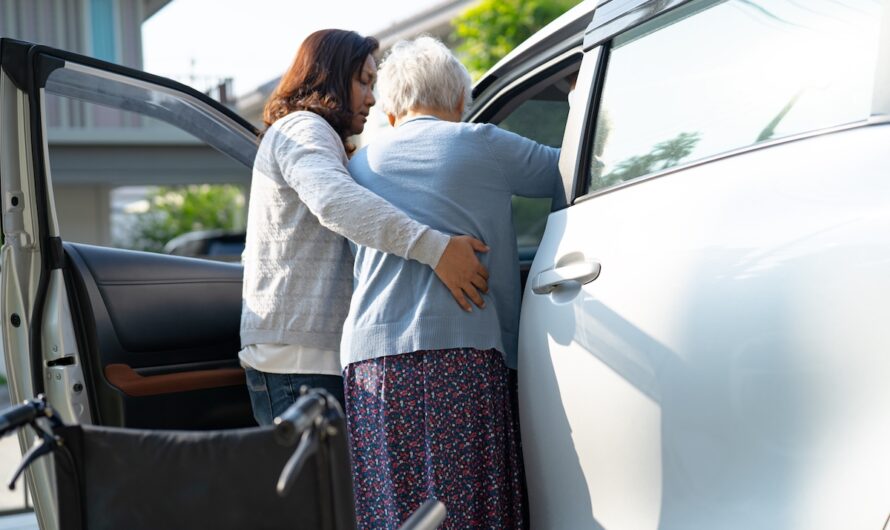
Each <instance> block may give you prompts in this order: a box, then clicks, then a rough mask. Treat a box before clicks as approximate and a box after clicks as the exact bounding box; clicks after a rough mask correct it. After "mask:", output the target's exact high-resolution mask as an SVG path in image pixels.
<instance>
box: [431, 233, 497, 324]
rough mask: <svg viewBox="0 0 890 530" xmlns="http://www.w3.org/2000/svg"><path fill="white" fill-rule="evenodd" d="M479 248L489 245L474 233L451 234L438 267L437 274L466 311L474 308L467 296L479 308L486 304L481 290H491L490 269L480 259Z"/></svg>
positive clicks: (486, 247) (484, 249)
mask: <svg viewBox="0 0 890 530" xmlns="http://www.w3.org/2000/svg"><path fill="white" fill-rule="evenodd" d="M477 252H488V246H487V245H486V244H485V243H483V242H482V241H479V240H478V239H476V238H475V237H470V236H452V237H451V239H450V240H449V241H448V246H447V247H445V252H443V253H442V257H441V258H439V263H438V265H436V269H435V271H436V276H438V277H439V279H440V280H442V283H444V284H445V287H448V290H449V291H451V296H453V297H454V300H455V301H456V302H457V303H458V305H460V306H461V307H462V308H463V309H464V311H472V306H470V304H469V302H467V297H469V298H470V300H472V301H473V303H474V304H476V305H477V306H478V307H479V308H483V307H485V302H484V301H483V300H482V295H481V294H480V292H482V293H487V292H488V269H486V268H485V266H484V265H482V263H481V262H480V261H479V258H478V257H477V256H476V253H477Z"/></svg>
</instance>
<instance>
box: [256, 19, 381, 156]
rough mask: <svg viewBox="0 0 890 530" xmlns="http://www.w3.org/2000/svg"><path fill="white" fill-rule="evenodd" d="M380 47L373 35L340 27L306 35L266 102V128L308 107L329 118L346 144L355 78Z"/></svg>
mask: <svg viewBox="0 0 890 530" xmlns="http://www.w3.org/2000/svg"><path fill="white" fill-rule="evenodd" d="M378 47H379V44H378V43H377V39H375V38H374V37H362V36H361V35H359V34H358V33H356V32H354V31H344V30H341V29H323V30H319V31H316V32H315V33H313V34H312V35H309V36H308V37H306V40H304V41H303V44H301V45H300V49H299V50H298V51H297V57H296V58H295V59H294V62H293V64H292V65H291V67H290V68H289V69H288V71H287V72H286V73H285V74H284V76H283V77H282V78H281V82H279V83H278V87H277V88H276V89H275V91H274V92H273V93H272V96H271V97H270V98H269V101H268V102H266V107H265V108H264V109H263V122H264V123H265V124H266V128H267V129H268V128H269V126H270V125H272V124H273V123H275V121H276V120H278V119H280V118H282V117H284V116H287V115H288V114H290V113H291V112H295V111H298V110H308V111H310V112H314V113H316V114H318V115H319V116H321V117H322V118H324V119H325V120H327V122H328V123H330V124H331V127H333V128H334V130H335V131H337V134H339V135H340V138H342V139H343V141H344V143H345V141H346V137H348V136H349V135H350V134H351V131H350V126H351V123H352V118H353V113H352V111H351V110H350V109H351V108H352V105H351V103H352V101H351V99H352V78H353V76H354V75H355V74H357V73H359V72H361V69H362V66H363V65H364V63H365V60H366V59H367V57H368V56H369V55H371V54H373V53H374V52H375V51H377V48H378Z"/></svg>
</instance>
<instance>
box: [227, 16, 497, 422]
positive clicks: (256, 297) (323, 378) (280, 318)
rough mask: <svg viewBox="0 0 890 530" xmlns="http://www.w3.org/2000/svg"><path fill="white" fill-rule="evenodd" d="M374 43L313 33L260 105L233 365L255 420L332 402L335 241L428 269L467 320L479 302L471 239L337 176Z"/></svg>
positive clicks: (358, 120)
mask: <svg viewBox="0 0 890 530" xmlns="http://www.w3.org/2000/svg"><path fill="white" fill-rule="evenodd" d="M377 46H378V45H377V41H376V40H375V39H373V38H370V37H362V36H360V35H359V34H357V33H355V32H352V31H343V30H335V29H329V30H322V31H317V32H315V33H313V34H312V35H310V36H309V37H308V38H307V39H306V40H305V41H304V42H303V44H302V45H301V46H300V49H299V51H298V52H297V56H296V59H295V60H294V62H293V64H292V65H291V67H290V69H289V70H288V71H287V73H285V75H284V77H282V79H281V82H280V83H279V85H278V87H277V88H276V89H275V92H274V93H273V94H272V96H271V97H270V99H269V101H268V102H267V103H266V107H265V109H264V113H263V120H264V122H265V124H266V130H265V133H264V135H263V138H262V141H261V143H260V146H259V149H258V151H257V155H256V160H255V162H254V166H253V178H252V182H251V188H250V208H249V212H248V219H247V243H246V246H245V249H244V254H243V263H244V287H243V300H242V311H241V346H242V350H241V351H240V352H239V358H240V359H241V363H242V365H244V366H245V369H246V372H247V386H248V389H249V390H250V399H251V403H252V405H253V412H254V416H255V418H256V420H257V422H258V423H260V424H270V423H271V422H272V419H273V418H274V417H275V416H277V415H279V414H281V413H282V412H283V411H284V410H285V409H287V407H288V406H289V405H290V404H292V403H293V402H294V401H295V400H296V398H297V397H298V395H299V389H300V386H301V385H308V386H310V387H322V388H325V389H327V390H328V391H330V392H331V393H332V394H334V395H335V396H336V397H337V398H338V399H339V400H340V402H341V403H342V401H343V379H342V376H341V375H340V362H339V346H340V335H341V333H342V327H343V320H344V318H345V316H346V313H347V311H348V309H349V301H350V297H351V295H352V264H353V257H352V253H351V251H350V250H349V247H348V245H347V241H346V239H347V238H348V239H351V240H352V241H355V242H356V243H358V244H361V245H365V246H368V247H371V248H375V249H378V250H381V251H383V252H386V253H388V254H394V255H397V256H401V257H403V258H406V259H411V260H415V261H418V262H420V263H422V264H424V265H426V266H429V267H430V268H431V269H433V270H434V271H435V273H436V275H437V276H438V277H439V279H440V280H441V281H442V282H443V283H444V284H445V285H446V286H447V287H448V289H449V291H450V292H451V294H452V295H453V296H454V298H455V300H456V301H457V302H458V303H459V304H460V305H461V306H462V307H463V308H464V310H466V311H470V305H469V303H468V302H467V300H466V298H465V296H466V297H469V298H470V299H471V300H472V301H473V302H474V303H476V304H477V305H479V306H480V307H481V306H482V305H483V303H482V298H481V296H480V294H479V292H478V291H482V292H485V291H486V290H487V288H488V286H487V276H488V273H487V271H486V270H485V268H484V267H483V266H482V265H481V263H480V262H479V260H478V259H477V258H476V255H475V252H476V251H480V252H484V251H487V247H486V246H485V245H484V244H483V243H482V242H481V241H479V240H477V239H474V238H471V237H468V236H454V237H449V236H448V235H446V234H443V233H442V232H439V231H436V230H433V229H431V228H430V227H428V226H426V225H423V224H420V223H418V222H416V221H414V220H412V219H411V218H409V217H408V216H407V215H405V214H404V213H402V212H401V211H400V210H398V209H396V208H395V207H393V206H392V205H391V204H389V203H388V202H386V201H384V200H383V199H381V198H380V197H378V196H377V195H375V194H373V193H372V192H370V191H368V190H367V189H365V188H363V187H361V186H359V185H358V184H356V183H355V181H354V180H353V179H352V177H351V176H350V175H349V173H348V172H347V170H346V163H347V156H348V155H349V154H350V153H351V151H353V150H354V147H353V146H351V145H349V144H348V143H347V138H348V137H349V136H351V135H354V134H359V133H361V132H362V130H363V129H364V125H365V121H366V120H367V117H368V110H369V109H370V107H371V106H373V105H374V103H375V101H374V96H373V94H372V89H373V86H374V82H375V81H376V77H377V65H376V63H375V61H374V57H373V55H372V54H373V53H374V52H375V51H376V50H377Z"/></svg>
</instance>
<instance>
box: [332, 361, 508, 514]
mask: <svg viewBox="0 0 890 530" xmlns="http://www.w3.org/2000/svg"><path fill="white" fill-rule="evenodd" d="M508 372H509V371H508V369H507V368H506V366H505V365H504V362H503V358H502V356H501V354H500V353H499V352H498V351H496V350H486V351H481V350H474V349H468V348H467V349H453V350H436V351H419V352H413V353H404V354H400V355H393V356H388V357H380V358H376V359H370V360H367V361H361V362H357V363H353V364H350V365H349V366H347V367H346V370H345V372H344V378H345V387H346V416H347V421H348V425H349V437H350V450H351V451H352V465H353V473H354V478H355V497H356V515H357V518H358V527H359V528H362V529H371V528H374V529H378V528H398V526H399V525H400V524H401V523H402V522H404V521H405V519H407V518H408V517H409V516H410V515H411V513H413V512H414V510H416V509H417V508H418V507H419V506H420V505H421V504H422V503H423V502H424V501H425V500H426V499H428V498H435V499H438V500H440V501H441V502H443V503H444V504H445V507H446V509H447V510H448V516H447V518H446V519H445V523H444V524H443V525H442V526H441V528H451V529H468V528H524V527H525V523H524V513H525V511H524V510H525V500H524V482H523V480H524V477H523V470H522V454H521V449H520V440H519V425H518V423H517V415H516V414H515V407H514V406H513V399H512V397H511V396H512V392H511V381H510V379H511V378H510V376H509V375H508Z"/></svg>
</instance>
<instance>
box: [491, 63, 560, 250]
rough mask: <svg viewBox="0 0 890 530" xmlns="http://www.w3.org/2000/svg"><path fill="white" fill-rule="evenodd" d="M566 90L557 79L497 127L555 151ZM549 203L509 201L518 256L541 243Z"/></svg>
mask: <svg viewBox="0 0 890 530" xmlns="http://www.w3.org/2000/svg"><path fill="white" fill-rule="evenodd" d="M570 88H571V85H570V83H569V82H568V81H567V80H565V79H560V80H559V81H557V82H555V83H554V84H552V85H549V86H547V87H546V88H544V89H543V90H541V91H540V92H539V93H537V94H535V96H534V97H532V98H531V99H528V100H526V101H524V102H523V103H522V104H521V105H519V106H518V107H517V108H516V110H514V111H513V112H511V113H510V115H509V116H507V117H506V118H504V119H503V120H501V122H500V123H499V124H498V125H499V126H500V127H501V128H503V129H506V130H508V131H511V132H514V133H516V134H519V135H522V136H525V137H526V138H531V139H532V140H535V141H536V142H539V143H542V144H544V145H549V146H551V147H559V146H560V145H562V137H563V133H564V132H565V127H566V118H567V117H568V115H569V104H568V100H567V94H568V91H569V90H570ZM551 201H552V199H550V198H546V199H544V198H539V199H535V198H529V197H513V225H514V228H515V230H516V241H517V245H518V246H519V249H520V253H521V254H523V255H524V254H527V253H530V252H533V251H534V249H536V248H537V247H538V243H540V242H541V237H543V235H544V227H545V226H546V225H547V215H548V214H549V213H550V203H551ZM524 257H529V256H525V255H524Z"/></svg>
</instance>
